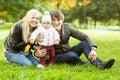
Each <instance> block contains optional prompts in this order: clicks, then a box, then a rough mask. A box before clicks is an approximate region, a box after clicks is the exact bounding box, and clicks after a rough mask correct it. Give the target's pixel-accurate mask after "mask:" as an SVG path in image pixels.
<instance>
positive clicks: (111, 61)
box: [104, 59, 115, 69]
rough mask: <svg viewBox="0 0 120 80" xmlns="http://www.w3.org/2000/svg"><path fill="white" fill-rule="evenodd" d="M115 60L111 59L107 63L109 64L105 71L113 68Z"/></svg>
mask: <svg viewBox="0 0 120 80" xmlns="http://www.w3.org/2000/svg"><path fill="white" fill-rule="evenodd" d="M114 62H115V60H114V59H110V60H109V61H107V63H106V64H105V65H106V66H105V67H104V69H109V68H111V67H112V65H113V64H114Z"/></svg>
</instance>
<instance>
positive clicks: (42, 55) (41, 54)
mask: <svg viewBox="0 0 120 80" xmlns="http://www.w3.org/2000/svg"><path fill="white" fill-rule="evenodd" d="M46 54H47V51H46V49H41V50H39V49H37V51H36V52H35V56H36V57H44V56H45V55H46Z"/></svg>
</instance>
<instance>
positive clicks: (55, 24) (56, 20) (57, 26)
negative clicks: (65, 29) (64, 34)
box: [52, 17, 63, 30]
mask: <svg viewBox="0 0 120 80" xmlns="http://www.w3.org/2000/svg"><path fill="white" fill-rule="evenodd" d="M62 22H63V20H61V19H59V18H55V17H53V18H52V25H53V27H54V28H55V29H56V30H60V29H61V25H62Z"/></svg>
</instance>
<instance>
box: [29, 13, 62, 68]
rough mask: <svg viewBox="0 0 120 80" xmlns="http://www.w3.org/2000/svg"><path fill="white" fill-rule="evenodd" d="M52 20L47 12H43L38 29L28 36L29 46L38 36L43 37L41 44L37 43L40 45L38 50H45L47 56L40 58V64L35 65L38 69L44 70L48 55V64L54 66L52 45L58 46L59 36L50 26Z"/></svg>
mask: <svg viewBox="0 0 120 80" xmlns="http://www.w3.org/2000/svg"><path fill="white" fill-rule="evenodd" d="M51 22H52V19H51V16H50V14H49V12H48V11H45V12H44V15H43V16H42V24H41V26H40V27H38V28H37V29H36V30H35V31H34V32H33V33H32V34H31V36H30V39H29V42H30V43H31V44H34V43H35V39H36V37H37V36H38V35H39V34H42V35H44V39H43V41H42V42H38V43H39V45H40V48H39V49H46V50H47V52H48V53H47V54H46V55H45V56H44V57H41V58H40V64H39V65H37V67H38V68H44V67H45V63H46V58H47V55H49V59H48V64H49V65H53V64H54V55H55V51H54V47H53V45H54V44H56V45H58V44H59V41H60V39H59V34H58V32H57V31H56V30H55V29H54V28H53V27H52V25H51Z"/></svg>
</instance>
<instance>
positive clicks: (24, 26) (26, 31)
mask: <svg viewBox="0 0 120 80" xmlns="http://www.w3.org/2000/svg"><path fill="white" fill-rule="evenodd" d="M36 14H39V17H40V16H41V14H40V12H39V11H38V10H36V9H31V10H29V11H28V12H27V14H26V15H25V17H24V18H23V19H22V21H23V24H22V36H23V40H24V41H25V42H26V43H27V42H28V38H29V35H30V30H31V29H30V28H32V27H30V26H29V22H30V19H31V17H32V16H33V15H36Z"/></svg>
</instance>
